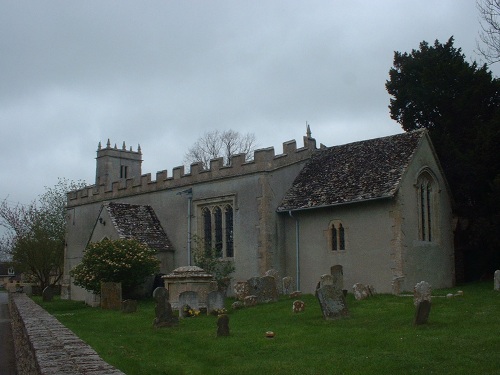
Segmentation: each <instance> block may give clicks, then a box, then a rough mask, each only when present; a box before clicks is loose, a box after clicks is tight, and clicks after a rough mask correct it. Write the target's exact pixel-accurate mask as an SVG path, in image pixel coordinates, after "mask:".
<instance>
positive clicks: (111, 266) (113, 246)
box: [70, 239, 160, 294]
mask: <svg viewBox="0 0 500 375" xmlns="http://www.w3.org/2000/svg"><path fill="white" fill-rule="evenodd" d="M155 254H156V251H155V250H153V249H151V248H149V247H147V246H146V245H144V244H141V243H140V242H138V241H136V240H130V239H120V240H115V241H111V240H109V239H104V240H103V241H101V242H96V243H90V244H89V246H88V247H87V248H86V249H85V252H84V254H83V259H82V261H81V263H79V264H78V265H77V266H76V267H74V268H73V269H72V270H71V271H70V275H71V276H72V277H73V278H74V281H73V282H74V284H75V285H78V286H81V287H82V288H84V289H86V290H88V291H90V292H92V293H94V294H100V293H101V281H107V282H116V283H122V288H123V289H124V291H125V292H126V291H128V290H130V289H132V288H134V287H136V286H137V285H140V284H142V283H143V282H144V279H145V278H146V277H147V276H150V275H153V274H155V273H157V272H158V271H159V267H160V261H159V260H158V258H156V256H155Z"/></svg>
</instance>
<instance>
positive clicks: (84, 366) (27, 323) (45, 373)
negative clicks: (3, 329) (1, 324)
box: [9, 293, 123, 375]
mask: <svg viewBox="0 0 500 375" xmlns="http://www.w3.org/2000/svg"><path fill="white" fill-rule="evenodd" d="M9 308H10V316H11V322H12V335H13V337H14V346H15V353H16V363H17V371H18V374H19V375H24V374H30V375H31V374H36V375H49V374H50V375H52V374H54V375H55V374H57V375H65V374H68V375H70V374H71V375H78V374H89V375H104V374H106V375H118V374H123V372H121V371H119V370H117V369H116V368H114V367H113V366H111V365H109V364H108V363H106V362H104V361H103V360H102V359H101V358H100V357H99V355H97V353H96V352H95V351H94V350H93V349H92V348H91V347H90V346H88V345H87V344H85V343H84V342H83V341H82V340H80V339H79V338H78V337H76V336H75V335H74V334H73V332H71V331H70V330H69V329H67V328H66V327H64V326H63V325H62V324H61V323H59V321H58V320H57V319H56V318H54V317H53V316H52V315H50V314H49V313H47V312H46V311H45V310H44V309H42V308H41V307H40V306H39V305H37V304H36V303H35V302H33V300H31V299H30V298H29V297H27V296H26V295H25V294H22V293H21V294H19V293H9Z"/></svg>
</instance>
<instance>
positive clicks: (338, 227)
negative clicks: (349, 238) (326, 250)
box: [330, 222, 345, 251]
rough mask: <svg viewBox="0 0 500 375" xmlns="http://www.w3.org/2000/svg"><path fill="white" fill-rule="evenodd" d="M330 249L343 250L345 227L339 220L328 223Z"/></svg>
mask: <svg viewBox="0 0 500 375" xmlns="http://www.w3.org/2000/svg"><path fill="white" fill-rule="evenodd" d="M330 249H331V250H332V251H337V250H345V229H344V227H343V225H342V223H340V222H333V223H331V224H330Z"/></svg>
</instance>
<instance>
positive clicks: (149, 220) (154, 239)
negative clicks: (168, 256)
mask: <svg viewBox="0 0 500 375" xmlns="http://www.w3.org/2000/svg"><path fill="white" fill-rule="evenodd" d="M105 209H106V210H107V212H108V214H109V217H110V218H111V221H112V223H113V226H114V227H115V228H116V230H117V232H118V235H119V237H120V238H126V239H135V240H137V241H139V242H142V243H144V244H146V245H148V246H149V247H151V248H152V249H155V250H157V251H166V250H173V247H172V244H171V243H170V240H169V239H168V237H167V234H166V233H165V231H164V230H163V228H162V226H161V224H160V221H159V220H158V217H157V216H156V214H155V212H154V210H153V208H152V207H151V206H140V205H134V204H127V203H115V202H110V203H108V204H106V205H105Z"/></svg>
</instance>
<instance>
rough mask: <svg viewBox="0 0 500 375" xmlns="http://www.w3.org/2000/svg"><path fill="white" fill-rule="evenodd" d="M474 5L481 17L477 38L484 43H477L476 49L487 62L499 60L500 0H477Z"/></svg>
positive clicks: (492, 62) (491, 62)
mask: <svg viewBox="0 0 500 375" xmlns="http://www.w3.org/2000/svg"><path fill="white" fill-rule="evenodd" d="M476 5H477V9H478V11H479V17H480V19H481V31H480V33H479V39H480V40H481V42H482V43H483V44H484V46H482V45H480V44H479V43H478V46H477V49H478V51H479V53H480V54H481V56H483V58H484V59H485V60H486V61H487V62H488V63H489V64H494V63H497V62H499V61H500V0H477V2H476Z"/></svg>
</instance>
